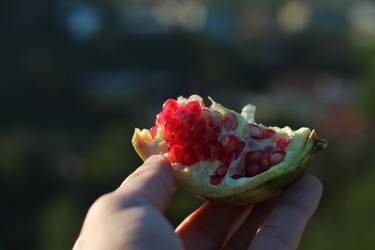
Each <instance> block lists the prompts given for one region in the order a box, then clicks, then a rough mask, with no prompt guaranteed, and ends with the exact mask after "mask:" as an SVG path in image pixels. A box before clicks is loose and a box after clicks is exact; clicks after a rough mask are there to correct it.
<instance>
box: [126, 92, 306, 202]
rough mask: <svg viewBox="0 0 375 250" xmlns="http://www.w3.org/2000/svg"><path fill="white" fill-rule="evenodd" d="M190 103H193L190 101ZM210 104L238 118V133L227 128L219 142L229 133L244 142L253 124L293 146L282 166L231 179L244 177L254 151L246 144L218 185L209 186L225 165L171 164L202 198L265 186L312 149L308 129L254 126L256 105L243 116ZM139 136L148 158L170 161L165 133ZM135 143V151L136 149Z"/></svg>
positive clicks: (144, 132) (261, 144)
mask: <svg viewBox="0 0 375 250" xmlns="http://www.w3.org/2000/svg"><path fill="white" fill-rule="evenodd" d="M189 100H190V101H191V99H190V98H189ZM210 100H211V101H212V105H211V106H210V109H211V110H215V111H218V112H220V113H221V114H222V115H225V114H226V113H228V112H233V113H234V114H235V115H236V116H237V118H238V127H237V129H236V130H234V131H226V130H225V128H223V129H222V132H221V134H220V137H219V140H220V139H221V138H222V137H224V136H225V135H227V134H229V133H230V134H234V135H236V136H237V137H238V138H242V131H243V128H244V127H245V126H246V125H247V124H249V123H252V124H256V125H258V126H260V127H262V128H270V129H273V130H274V131H275V132H276V135H275V138H276V140H277V139H279V138H281V137H283V136H289V137H290V138H292V142H291V143H290V144H289V145H288V147H287V148H286V149H285V152H286V155H285V158H284V160H283V161H282V162H280V163H279V164H277V165H275V166H273V167H271V168H270V169H269V170H267V171H265V172H263V173H261V174H259V175H256V176H253V177H243V178H240V179H233V178H231V176H232V175H235V174H240V175H244V174H243V171H244V162H245V161H244V159H243V157H244V156H245V154H246V153H247V152H248V151H250V150H251V149H248V148H247V144H248V143H247V142H246V141H244V142H245V143H246V146H245V147H244V150H243V151H242V153H241V155H240V156H239V157H238V158H237V159H236V160H234V161H233V162H232V163H231V164H230V166H229V169H228V173H227V174H226V175H225V177H224V178H223V180H222V181H221V182H220V184H218V185H211V184H210V176H211V175H215V171H216V169H217V168H218V167H219V166H221V165H222V162H220V161H200V162H198V163H196V164H194V165H192V166H183V165H181V164H180V163H172V166H173V168H174V171H175V173H176V178H177V179H178V181H180V182H182V185H183V186H185V187H187V188H188V189H192V190H194V191H195V192H197V193H198V194H200V195H206V194H209V196H211V197H215V196H217V197H219V196H221V195H222V194H223V192H222V189H223V188H224V189H226V190H227V191H228V192H230V190H233V191H241V190H242V189H243V187H246V188H247V189H248V188H249V187H250V186H254V187H256V186H257V185H259V183H263V182H265V181H267V180H269V179H271V178H273V177H275V176H278V175H280V174H282V173H285V172H288V171H289V170H291V169H292V168H294V167H296V166H295V164H294V163H295V162H298V161H299V160H301V159H302V158H303V157H305V155H306V153H307V152H308V151H309V150H310V149H311V145H306V141H307V139H308V137H309V135H310V134H311V130H310V129H309V128H300V129H298V130H296V131H293V130H292V129H291V128H290V127H284V128H279V127H266V126H264V125H262V124H257V123H255V120H254V115H255V106H253V105H247V106H245V107H244V108H243V110H242V113H241V115H240V114H238V113H236V112H234V111H232V110H229V109H227V108H225V107H223V106H221V105H220V104H218V103H216V102H214V101H213V100H212V99H210ZM178 102H179V104H182V105H183V104H185V103H187V102H188V99H186V98H182V97H180V98H178ZM136 134H138V135H139V136H141V137H142V139H143V141H142V142H141V143H145V144H146V147H147V148H148V149H149V150H151V151H150V152H149V153H148V154H149V155H152V154H162V155H164V156H165V157H166V158H168V145H167V143H166V142H165V141H164V131H163V129H162V128H161V127H159V128H158V129H157V133H156V136H155V138H154V139H152V138H151V135H150V131H149V130H147V129H143V130H142V131H140V130H139V129H136V132H135V136H136ZM133 138H134V137H133ZM275 138H274V139H275ZM270 140H271V139H263V140H257V144H258V145H259V146H258V147H259V148H264V147H265V146H267V145H269V144H270ZM133 141H136V140H133ZM136 143H137V142H136ZM136 143H135V147H136V148H137V145H136ZM149 155H148V156H149ZM148 156H146V157H148ZM241 171H242V172H241ZM244 184H246V185H244Z"/></svg>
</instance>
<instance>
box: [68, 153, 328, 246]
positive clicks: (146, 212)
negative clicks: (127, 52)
mask: <svg viewBox="0 0 375 250" xmlns="http://www.w3.org/2000/svg"><path fill="white" fill-rule="evenodd" d="M173 192H174V180H173V173H172V170H171V167H170V165H169V163H168V161H166V160H165V159H163V158H162V157H161V156H152V157H150V158H149V159H147V160H146V161H145V163H144V164H143V165H142V166H140V167H139V168H138V169H137V170H136V171H135V172H133V173H132V174H131V175H129V177H128V178H126V179H125V181H124V182H123V183H122V184H121V186H120V187H119V188H118V189H116V190H115V191H113V192H111V193H109V194H105V195H103V196H101V197H100V198H99V199H98V200H97V201H96V202H95V203H94V204H93V205H92V206H91V208H90V209H89V211H88V213H87V216H86V219H85V221H84V224H83V227H82V230H81V233H80V236H79V238H78V239H77V241H76V243H75V245H74V248H73V250H86V249H87V250H94V249H108V250H109V249H110V250H112V249H113V250H114V249H116V250H117V249H137V250H143V249H163V250H164V249H175V250H179V249H186V250H190V249H194V250H195V249H199V250H200V249H207V250H208V249H225V250H229V249H231V250H232V249H241V250H242V249H251V250H266V249H277V250H279V249H283V250H284V249H285V250H290V249H296V248H297V246H298V243H299V241H300V239H301V236H302V233H303V230H304V227H305V225H306V223H307V222H308V220H309V218H310V217H311V215H312V214H313V213H314V212H315V210H316V208H317V206H318V203H319V200H320V197H321V194H322V185H321V183H320V181H319V180H318V179H317V178H316V177H314V176H312V175H310V174H305V175H304V176H303V177H302V178H300V179H299V180H298V181H297V182H295V183H294V184H292V185H291V186H290V187H288V188H287V189H286V190H285V191H284V192H283V193H282V194H280V195H278V196H276V197H273V198H271V199H269V200H267V201H264V202H262V203H259V204H256V205H254V206H242V207H235V206H229V205H223V204H216V203H211V202H206V203H205V204H203V205H202V206H201V207H200V208H199V209H197V210H196V211H195V212H194V213H192V214H191V215H190V216H188V217H187V218H186V219H185V220H184V221H183V222H182V223H181V224H180V225H179V226H178V227H177V229H176V230H174V229H173V227H172V226H171V224H170V223H169V222H168V221H167V219H165V218H164V216H163V212H164V211H165V209H166V208H167V206H168V204H169V201H170V199H171V197H172V195H173ZM241 222H242V224H241V225H240V223H241ZM239 225H240V226H239ZM229 236H231V237H230V238H229Z"/></svg>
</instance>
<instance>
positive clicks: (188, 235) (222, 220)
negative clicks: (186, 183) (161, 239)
mask: <svg viewBox="0 0 375 250" xmlns="http://www.w3.org/2000/svg"><path fill="white" fill-rule="evenodd" d="M250 210H251V207H250V206H242V207H234V206H229V205H224V204H216V203H212V202H206V203H205V204H204V205H203V206H201V207H200V208H199V209H198V210H196V211H195V212H194V213H192V214H191V215H190V216H189V217H187V218H186V219H185V220H184V221H183V222H182V223H181V224H180V225H179V226H178V228H177V229H176V233H177V234H178V235H179V236H180V238H181V239H182V241H183V242H184V245H185V249H218V248H220V246H222V245H223V243H224V242H225V240H226V239H227V237H228V235H229V234H230V232H231V231H232V230H233V228H235V226H236V225H237V224H238V223H239V222H240V221H241V219H243V218H244V217H246V216H247V215H248V213H249V212H250Z"/></svg>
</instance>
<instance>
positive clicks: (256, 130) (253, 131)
mask: <svg viewBox="0 0 375 250" xmlns="http://www.w3.org/2000/svg"><path fill="white" fill-rule="evenodd" d="M244 133H245V135H248V136H250V137H252V138H254V139H262V136H263V131H262V129H261V128H260V127H258V126H257V125H254V124H248V125H247V126H246V127H245V129H244Z"/></svg>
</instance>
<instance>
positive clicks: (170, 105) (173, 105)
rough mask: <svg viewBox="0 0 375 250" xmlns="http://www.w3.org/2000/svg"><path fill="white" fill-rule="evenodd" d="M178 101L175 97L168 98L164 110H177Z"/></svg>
mask: <svg viewBox="0 0 375 250" xmlns="http://www.w3.org/2000/svg"><path fill="white" fill-rule="evenodd" d="M178 106H179V105H178V102H177V101H176V100H174V99H168V100H166V101H165V102H164V104H163V111H164V110H169V111H171V112H175V111H176V110H177V109H178Z"/></svg>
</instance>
